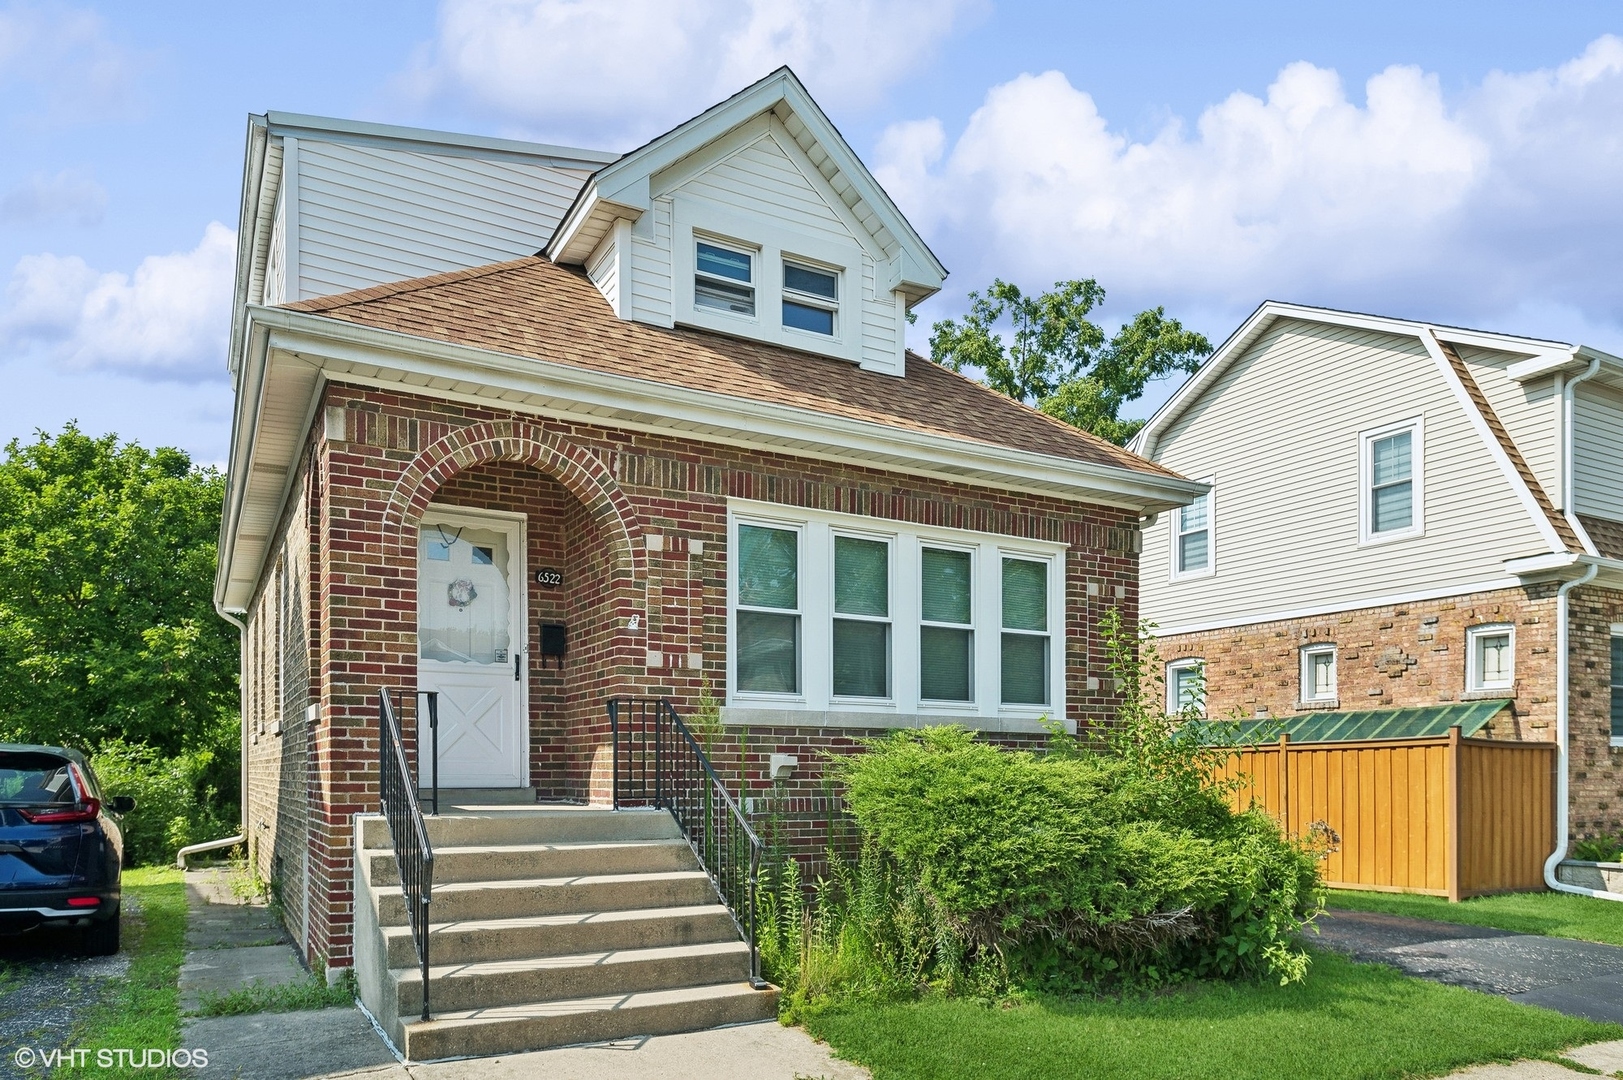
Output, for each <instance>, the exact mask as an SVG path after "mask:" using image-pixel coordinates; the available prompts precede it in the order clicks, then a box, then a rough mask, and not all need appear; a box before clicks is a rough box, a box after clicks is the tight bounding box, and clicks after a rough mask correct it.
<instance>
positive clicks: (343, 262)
mask: <svg viewBox="0 0 1623 1080" xmlns="http://www.w3.org/2000/svg"><path fill="white" fill-rule="evenodd" d="M297 160H298V176H297V178H296V184H295V187H296V190H297V195H298V214H299V220H298V230H297V231H298V243H299V248H298V253H297V255H298V257H297V260H296V265H297V268H298V274H299V279H298V290H297V295H296V296H295V295H293V294H292V290H291V289H290V290H289V295H288V299H289V300H294V299H303V298H307V297H311V296H325V295H329V294H331V293H338V292H346V291H348V290H351V289H362V288H367V287H370V286H372V285H379V284H383V283H385V282H390V281H399V280H402V279H404V278H410V277H420V276H423V275H426V274H437V273H443V272H445V271H447V270H458V269H463V268H466V267H470V266H481V265H483V264H485V263H492V262H501V261H503V260H506V259H514V258H519V257H521V256H525V255H533V254H535V253H536V252H537V251H539V250H540V249H541V247H542V245H544V244H545V243H546V241H547V238H548V237H549V236H551V235H552V230H553V228H554V227H555V226H556V225H557V223H558V220H559V218H560V217H562V216H563V213H564V210H565V209H566V208H567V207H568V206H569V203H570V202H571V200H573V199H574V197H575V193H576V192H577V191H578V190H579V189H580V187H581V185H582V184H583V183H585V180H586V175H587V172H586V170H585V169H584V168H583V169H571V168H562V167H558V166H553V165H546V164H541V163H539V162H533V161H526V160H524V159H523V158H522V157H519V156H516V155H497V154H494V153H493V154H492V156H491V157H489V158H481V157H474V156H463V155H453V154H424V153H417V152H414V151H407V150H402V149H398V148H394V147H383V146H377V145H361V144H352V143H345V142H336V141H332V142H329V141H325V140H321V139H313V138H303V139H300V140H298V155H297ZM289 262H290V263H293V262H294V261H293V260H291V259H290V260H289Z"/></svg>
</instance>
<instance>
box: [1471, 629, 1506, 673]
mask: <svg viewBox="0 0 1623 1080" xmlns="http://www.w3.org/2000/svg"><path fill="white" fill-rule="evenodd" d="M1477 670H1478V671H1479V672H1480V673H1481V676H1482V682H1483V685H1492V684H1495V683H1507V682H1509V681H1510V635H1509V634H1494V635H1493V636H1491V637H1488V636H1484V637H1479V638H1477Z"/></svg>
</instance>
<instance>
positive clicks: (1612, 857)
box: [1572, 834, 1623, 862]
mask: <svg viewBox="0 0 1623 1080" xmlns="http://www.w3.org/2000/svg"><path fill="white" fill-rule="evenodd" d="M1572 857H1573V858H1574V859H1581V860H1583V861H1584V862H1619V861H1623V834H1619V835H1615V836H1607V835H1605V834H1602V835H1600V836H1591V837H1590V838H1589V839H1587V840H1579V841H1578V842H1577V843H1576V844H1573V845H1572Z"/></svg>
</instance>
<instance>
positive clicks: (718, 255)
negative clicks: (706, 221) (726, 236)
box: [698, 241, 750, 283]
mask: <svg viewBox="0 0 1623 1080" xmlns="http://www.w3.org/2000/svg"><path fill="white" fill-rule="evenodd" d="M698 247H699V270H700V272H702V273H706V274H714V275H716V276H717V277H724V278H732V279H733V280H734V281H742V282H746V283H747V282H748V281H749V280H750V257H749V256H748V255H746V254H744V253H743V252H742V251H728V250H727V249H726V248H722V247H717V246H716V245H714V244H706V243H704V242H702V241H701V242H700V243H699V245H698Z"/></svg>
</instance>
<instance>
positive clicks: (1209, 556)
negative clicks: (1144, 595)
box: [1167, 476, 1217, 581]
mask: <svg viewBox="0 0 1623 1080" xmlns="http://www.w3.org/2000/svg"><path fill="white" fill-rule="evenodd" d="M1200 483H1202V484H1211V485H1212V486H1211V487H1210V488H1209V489H1207V492H1206V565H1205V566H1204V567H1202V568H1201V569H1199V570H1180V569H1179V568H1178V541H1179V540H1180V539H1182V537H1183V536H1184V535H1185V534H1184V532H1183V531H1182V528H1181V526H1182V524H1183V508H1182V507H1174V508H1173V509H1172V510H1171V511H1169V512H1168V514H1167V516H1168V517H1169V518H1171V530H1172V533H1171V535H1172V543H1171V548H1172V550H1171V552H1170V554H1171V560H1170V562H1169V564H1168V565H1169V567H1170V570H1169V577H1170V578H1171V580H1173V581H1189V580H1191V579H1193V578H1204V577H1211V576H1212V575H1213V574H1215V573H1217V485H1216V482H1215V481H1214V480H1213V478H1212V477H1210V476H1207V477H1202V478H1201V480H1200Z"/></svg>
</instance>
